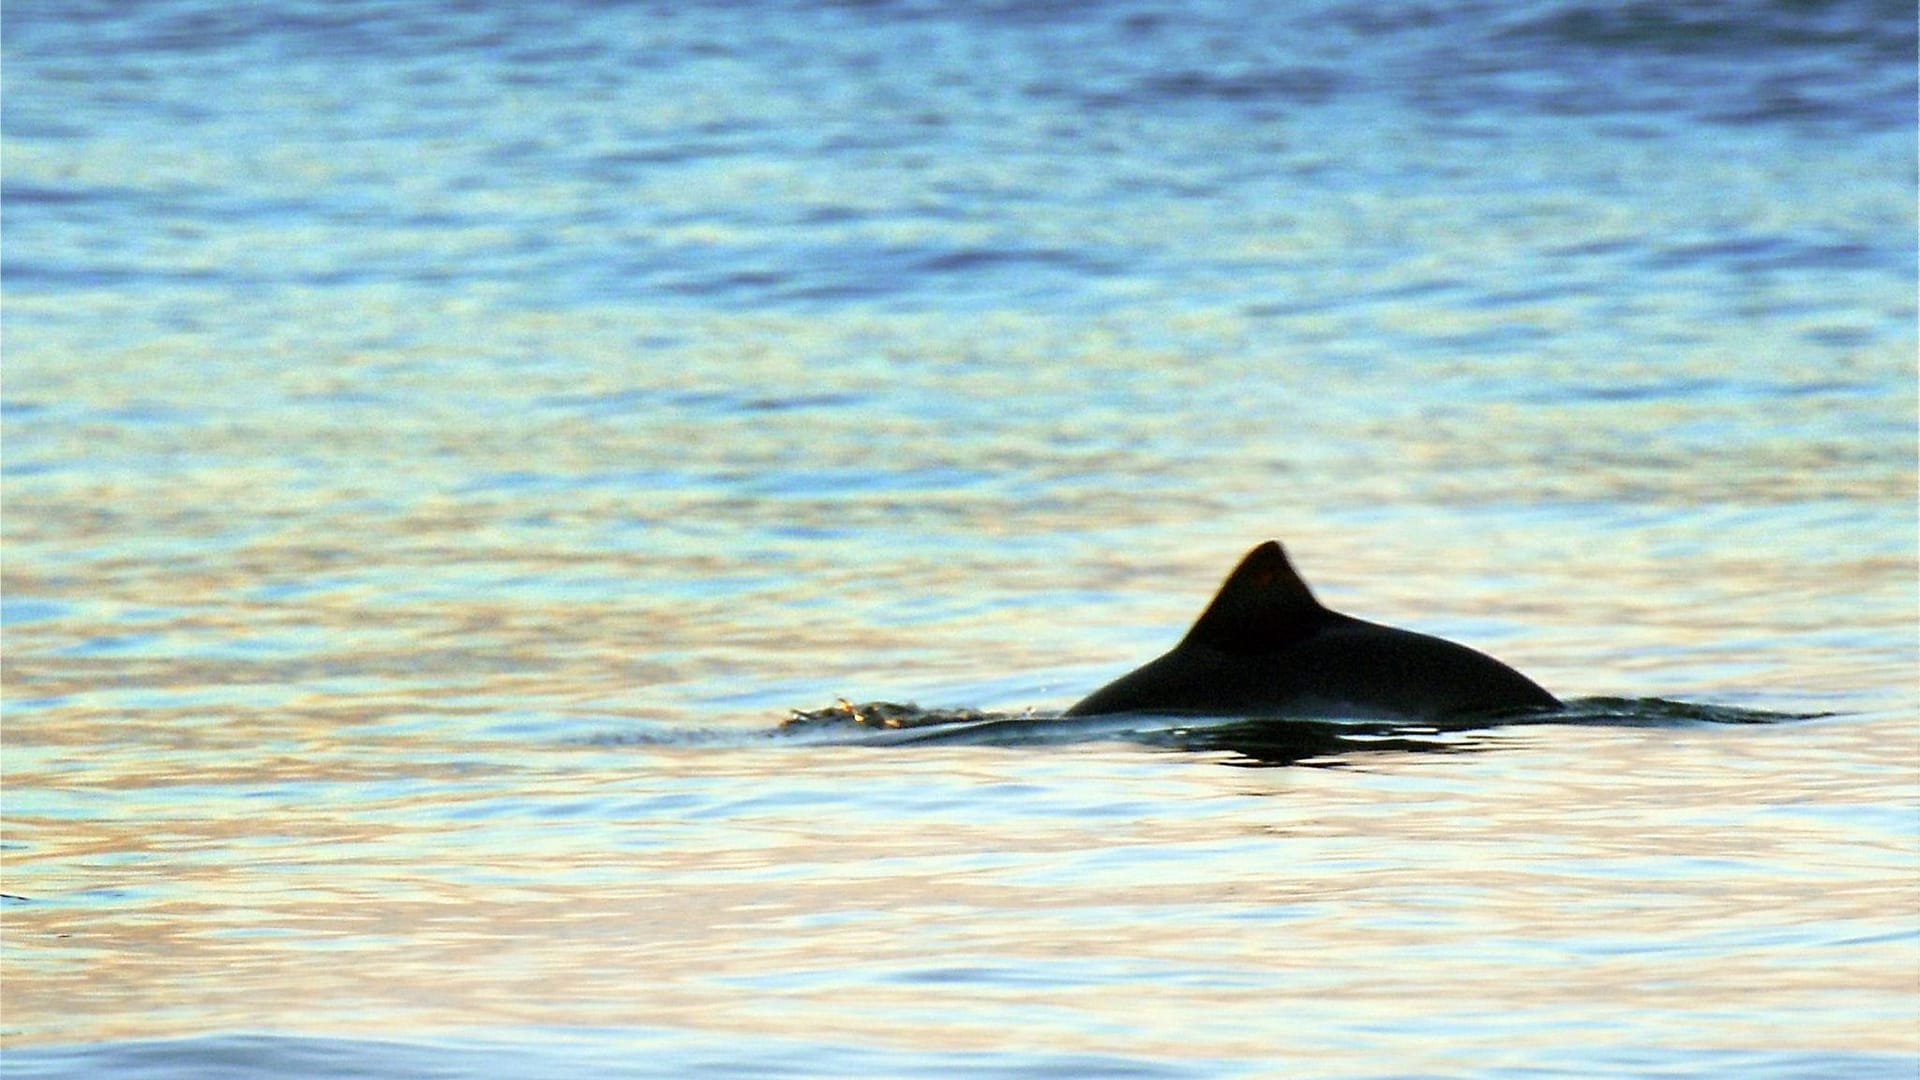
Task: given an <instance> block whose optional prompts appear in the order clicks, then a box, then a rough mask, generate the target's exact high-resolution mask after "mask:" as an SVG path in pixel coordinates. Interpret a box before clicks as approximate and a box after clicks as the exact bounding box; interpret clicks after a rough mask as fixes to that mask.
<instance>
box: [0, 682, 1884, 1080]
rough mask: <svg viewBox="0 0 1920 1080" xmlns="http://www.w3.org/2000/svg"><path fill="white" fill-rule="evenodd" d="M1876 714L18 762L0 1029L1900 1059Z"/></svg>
mask: <svg viewBox="0 0 1920 1080" xmlns="http://www.w3.org/2000/svg"><path fill="white" fill-rule="evenodd" d="M286 723H287V724H288V726H290V727H291V726H296V725H295V722H294V721H291V720H289V721H286ZM109 725H110V721H107V720H104V719H103V720H102V721H101V722H99V724H98V725H89V728H88V730H86V731H77V732H73V733H72V738H71V742H72V743H73V744H74V745H87V744H89V743H90V742H91V743H95V744H98V743H100V742H109V741H111V740H109V739H106V738H104V736H106V734H107V727H108V726H109ZM1901 730H1903V727H1902V725H1900V724H1895V723H1891V722H1881V723H1853V724H1841V723H1831V722H1830V723H1827V724H1821V725H1815V726H1813V727H1783V728H1774V729H1765V728H1758V729H1749V728H1733V729H1690V730H1659V729H1652V730H1619V729H1614V730H1605V729H1599V730H1585V729H1554V728H1543V729H1529V730H1526V731H1524V732H1515V733H1513V734H1511V735H1509V736H1507V737H1505V738H1504V739H1502V740H1500V741H1499V743H1500V744H1504V745H1499V744H1497V745H1496V748H1495V749H1492V750H1489V751H1486V752H1481V753H1470V754H1462V755H1458V756H1441V757H1426V756H1413V757H1409V756H1406V755H1400V754H1385V755H1379V756H1374V757H1369V758H1367V759H1365V760H1364V761H1360V762H1356V765H1357V766H1358V767H1357V768H1352V769H1336V770H1324V769H1321V770H1316V769H1287V770H1265V771H1246V770H1238V769H1229V768H1222V767H1220V766H1219V765H1218V764H1215V763H1213V761H1212V760H1211V759H1210V757H1209V756H1206V755H1191V756H1179V755H1167V754H1163V753H1157V752H1151V751H1145V750H1139V749H1130V748H1100V747H1077V748H1055V749H1053V750H1047V751H1005V750H967V749H949V750H932V749H921V750H912V751H901V750H895V751H882V750H858V749H853V748H819V749H812V750H808V749H800V748H788V749H762V750H754V749H746V748H736V749H724V748H716V749H710V750H699V749H693V748H688V749H657V750H639V749H628V750H618V749H612V750H610V749H596V748H590V747H569V746H564V745H551V744H549V745H544V746H541V745H526V744H514V743H510V742H500V741H493V742H478V743H475V742H466V743H460V742H453V743H451V744H450V741H449V740H448V739H447V738H446V737H445V735H444V733H442V732H437V731H435V730H433V729H432V728H431V727H426V726H423V727H421V728H419V729H417V730H415V731H413V732H411V733H410V734H408V735H405V736H392V737H389V738H386V739H382V740H369V741H367V742H365V743H362V742H361V741H360V740H357V739H355V738H353V737H352V736H351V735H350V734H348V733H346V732H343V731H342V729H340V728H338V727H331V726H328V725H324V724H315V725H313V728H312V730H311V731H310V732H309V734H310V736H311V737H312V739H313V740H314V741H313V743H311V744H309V745H305V746H302V747H300V748H299V750H298V752H295V753H285V754H279V755H259V756H256V758H255V759H254V760H253V761H251V762H250V763H249V765H248V767H247V768H245V769H233V768H228V769H224V770H222V769H219V768H216V767H210V764H211V763H212V762H218V761H221V760H224V759H226V758H228V757H230V756H231V755H232V754H233V753H234V751H233V750H232V749H230V748H229V747H226V746H220V745H215V746H208V747H187V748H172V749H166V748H161V747H148V748H147V749H146V751H145V752H144V753H143V754H140V755H112V756H109V757H108V758H107V759H106V760H104V761H99V762H96V763H94V765H93V769H94V771H95V773H96V775H94V776H92V777H86V778H76V777H74V776H73V775H72V773H71V771H69V770H67V769H63V768H58V767H55V765H54V764H53V763H51V762H47V761H44V760H41V758H40V755H35V757H34V758H33V759H30V760H28V761H26V762H24V763H16V762H14V761H10V762H9V769H8V785H9V800H8V801H9V806H8V820H9V829H8V832H9V837H8V839H9V843H10V844H11V845H13V848H14V850H13V852H12V854H11V855H10V857H9V859H8V864H7V891H9V892H11V893H15V894H17V895H22V896H25V897H27V898H28V899H27V900H25V901H24V902H15V903H11V904H10V905H9V907H8V908H7V909H6V911H5V916H6V918H5V931H6V939H7V958H8V978H7V979H6V981H5V984H4V987H3V988H0V993H4V1004H5V1014H6V1017H7V1019H6V1026H7V1029H8V1037H9V1041H10V1042H15V1043H20V1042H36V1041H41V1040H45V1039H48V1038H55V1039H60V1040H75V1039H100V1038H114V1037H131V1036H145V1035H165V1034H171V1033H181V1032H189V1031H197V1030H218V1029H226V1030H253V1029H260V1028H286V1027H288V1026H292V1027H295V1028H298V1029H300V1030H353V1031H358V1032H361V1033H363V1034H364V1033H367V1032H369V1031H370V1030H372V1031H378V1030H395V1031H421V1030H432V1029H451V1028H467V1027H471V1026H473V1025H476V1024H480V1025H497V1024H530V1025H531V1024H539V1025H559V1026H570V1025H579V1026H587V1027H593V1026H601V1025H605V1026H616V1027H617V1026H646V1025H668V1026H674V1027H681V1028H698V1029H701V1030H708V1031H713V1030H728V1029H732V1030H738V1031H740V1032H742V1033H743V1034H744V1033H749V1032H751V1033H758V1034H761V1035H777V1034H789V1035H794V1036H798V1037H821V1036H845V1037H847V1038H850V1039H857V1040H863V1041H865V1040H872V1041H875V1042H878V1043H882V1044H893V1043H897V1044H901V1045H910V1046H915V1047H923V1048H927V1049H943V1050H945V1049H975V1050H986V1049H992V1048H995V1047H998V1046H1002V1045H1003V1044H1002V1043H1001V1042H1000V1040H1002V1039H1004V1037H1005V1031H1006V1028H1005V1027H1004V1024H1005V1022H1007V1021H1008V1020H1009V1018H1011V1017H1012V1016H1014V1015H1016V1014H1017V1015H1018V1016H1020V1017H1022V1018H1023V1019H1022V1028H1021V1030H1022V1031H1023V1032H1025V1037H1026V1038H1029V1039H1034V1040H1039V1041H1044V1042H1046V1043H1047V1044H1048V1045H1051V1046H1054V1047H1055V1048H1056V1049H1084V1050H1088V1051H1096V1050H1106V1051H1114V1050H1116V1049H1118V1050H1125V1051H1128V1052H1134V1053H1142V1054H1154V1055H1167V1056H1169V1057H1170V1058H1174V1059H1178V1058H1180V1057H1182V1056H1184V1055H1188V1054H1193V1053H1203V1054H1208V1055H1242V1054H1244V1055H1249V1056H1254V1057H1258V1056H1259V1055H1260V1054H1262V1053H1263V1052H1264V1051H1263V1047H1270V1044H1271V1039H1272V1037H1273V1035H1274V1032H1275V1031H1276V1030H1278V1029H1277V1028H1276V1026H1275V1025H1276V1024H1279V1023H1280V1021H1279V1020H1278V1019H1277V1017H1281V1016H1285V1017H1288V1018H1289V1022H1288V1023H1286V1024H1284V1025H1282V1026H1284V1027H1285V1028H1286V1029H1287V1030H1289V1031H1294V1032H1298V1033H1299V1035H1300V1037H1301V1038H1303V1039H1305V1040H1308V1042H1309V1043H1311V1042H1313V1041H1314V1040H1324V1041H1326V1043H1327V1045H1326V1046H1325V1047H1324V1048H1325V1049H1326V1050H1328V1051H1329V1052H1331V1051H1333V1050H1336V1049H1337V1048H1338V1043H1339V1042H1341V1041H1343V1040H1344V1039H1347V1038H1350V1037H1352V1036H1353V1035H1354V1034H1355V1033H1356V1032H1357V1030H1359V1026H1364V1027H1365V1028H1366V1030H1367V1031H1369V1032H1370V1033H1371V1034H1370V1038H1373V1039H1376V1040H1380V1041H1381V1042H1382V1043H1386V1044H1391V1045H1393V1046H1394V1047H1395V1049H1396V1052H1399V1051H1404V1052H1406V1053H1408V1054H1411V1055H1413V1056H1412V1057H1410V1058H1408V1059H1406V1060H1409V1061H1414V1062H1417V1061H1422V1060H1429V1061H1432V1062H1435V1063H1439V1062H1443V1061H1446V1060H1448V1059H1449V1055H1461V1054H1470V1053H1472V1052H1475V1047H1474V1045H1473V1043H1472V1041H1471V1039H1470V1038H1469V1040H1468V1041H1467V1042H1465V1043H1452V1044H1450V1043H1448V1042H1447V1041H1446V1040H1439V1039H1436V1037H1435V1036H1436V1033H1437V1032H1438V1031H1440V1030H1442V1029H1445V1028H1447V1027H1448V1025H1449V1024H1450V1023H1451V1022H1453V1021H1456V1020H1461V1019H1463V1018H1465V1017H1467V1016H1469V1015H1472V1016H1479V1017H1482V1018H1483V1019H1484V1017H1486V1016H1488V1015H1506V1016H1508V1017H1509V1018H1510V1019H1509V1021H1508V1022H1507V1024H1505V1025H1501V1026H1497V1027H1494V1028H1488V1027H1486V1026H1485V1025H1483V1024H1482V1025H1478V1026H1474V1027H1473V1028H1472V1030H1474V1031H1477V1032H1479V1033H1480V1034H1479V1037H1480V1038H1483V1039H1485V1038H1489V1037H1493V1035H1497V1037H1498V1038H1499V1039H1501V1040H1510V1041H1511V1042H1512V1044H1514V1045H1542V1046H1545V1045H1552V1041H1553V1040H1559V1039H1564V1038H1566V1030H1565V1028H1564V1027H1563V1026H1561V1024H1560V1023H1559V1022H1556V1021H1553V1020H1551V1019H1550V1018H1551V1017H1554V1016H1558V1017H1561V1018H1564V1017H1565V1016H1568V1015H1580V1016H1583V1017H1586V1018H1587V1019H1588V1020H1589V1022H1593V1023H1598V1024H1601V1025H1602V1026H1603V1027H1605V1028H1607V1029H1609V1030H1613V1031H1615V1032H1618V1033H1626V1032H1630V1033H1631V1038H1632V1039H1633V1040H1635V1041H1638V1042H1642V1043H1646V1044H1654V1043H1668V1042H1670V1043H1672V1044H1674V1045H1692V1046H1701V1045H1713V1046H1727V1047H1735V1048H1752V1047H1759V1046H1764V1047H1771V1048H1791V1047H1801V1048H1806V1049H1814V1050H1818V1049H1831V1048H1833V1047H1836V1046H1845V1047H1848V1048H1850V1049H1853V1050H1874V1049H1880V1050H1888V1051H1911V1050H1913V1049H1915V1048H1916V1047H1915V1041H1914V1039H1913V1033H1912V1030H1911V1025H1910V1024H1907V1023H1904V1022H1902V1021H1903V1018H1902V1017H1900V1016H1897V1015H1889V1010H1890V1008H1893V1007H1894V1006H1895V1004H1896V1003H1898V1002H1900V1001H1904V1000H1910V998H1909V997H1908V995H1909V994H1910V992H1911V990H1912V971H1913V970H1914V967H1913V964H1914V961H1915V960H1916V959H1920V955H1916V951H1915V945H1914V940H1913V937H1912V934H1911V925H1910V912H1911V907H1910V903H1909V902H1910V900H1911V895H1912V880H1913V879H1912V869H1913V863H1912V852H1911V850H1910V848H1909V845H1908V843H1907V841H1906V839H1905V838H1903V835H1902V832H1901V829H1902V826H1901V825H1900V824H1899V823H1898V822H1896V821H1892V820H1889V819H1888V814H1889V808H1888V807H1887V806H1886V803H1885V798H1886V784H1887V782H1888V780H1889V778H1890V777H1891V776H1897V775H1902V772H1901V770H1902V769H1905V770H1906V771H1905V773H1904V775H1905V776H1906V778H1907V780H1908V781H1909V782H1910V781H1911V780H1912V779H1913V776H1912V773H1911V768H1910V764H1909V765H1907V766H1902V765H1901V764H1900V763H1899V762H1898V761H1897V760H1893V759H1892V758H1893V757H1894V756H1893V755H1891V753H1890V751H1889V750H1888V740H1889V739H1892V738H1895V737H1897V736H1898V734H1899V732H1900V731H1901ZM10 753H11V751H10ZM22 764H24V766H25V767H24V768H23V767H21V765H22ZM75 779H82V783H81V785H80V786H79V787H74V786H71V782H72V781H73V780H75ZM180 784H187V785H188V787H187V788H186V789H185V790H183V792H182V794H180V795H177V796H176V795H174V794H172V793H171V791H172V788H173V787H174V786H175V785H180ZM96 797H99V798H102V799H103V800H104V801H100V802H94V801H93V800H94V799H95V798H96ZM1142 994H1147V995H1151V997H1152V1000H1153V1007H1152V1008H1151V1009H1139V1008H1134V1007H1131V1006H1126V1005H1124V1004H1122V1002H1125V1001H1138V1000H1139V995H1142ZM1104 1013H1111V1014H1112V1020H1113V1021H1114V1022H1120V1021H1121V1020H1122V1018H1124V1021H1125V1028H1124V1033H1123V1032H1122V1031H1121V1030H1120V1029H1116V1028H1112V1027H1110V1026H1107V1025H1106V1024H1104V1023H1102V1022H1098V1021H1096V1020H1094V1019H1093V1018H1094V1017H1097V1016H1099V1015H1101V1014H1104ZM1789 1016H1790V1017H1793V1018H1794V1023H1793V1024H1791V1025H1783V1024H1782V1023H1781V1022H1780V1021H1781V1018H1783V1017H1789ZM1490 1033H1493V1034H1490ZM1449 1047H1451V1048H1449ZM1309 1048H1310V1047H1309Z"/></svg>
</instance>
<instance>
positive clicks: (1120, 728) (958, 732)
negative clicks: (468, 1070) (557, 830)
mask: <svg viewBox="0 0 1920 1080" xmlns="http://www.w3.org/2000/svg"><path fill="white" fill-rule="evenodd" d="M1827 715H1831V714H1828V713H1779V712H1767V711H1763V710H1759V709H1743V708H1736V707H1733V706H1728V705H1705V704H1697V703H1693V702H1685V701H1671V700H1667V699H1665V698H1616V697H1592V698H1580V699H1577V700H1574V701H1570V702H1568V703H1567V705H1566V707H1565V708H1564V709H1561V710H1559V711H1555V712H1531V713H1504V714H1496V715H1485V716H1477V717H1462V718H1459V719H1458V720H1451V721H1446V722H1440V723H1433V722H1396V721H1381V720H1356V719H1342V718H1339V717H1242V716H1168V715H1155V714H1149V713H1119V714H1113V715H1107V716H1084V717H1079V716H1076V717H1063V716H1060V715H1058V714H1054V713H1039V712H1034V711H1031V710H1029V711H1027V712H1022V713H1007V712H993V711H988V710H981V709H928V708H922V707H920V706H918V705H914V704H910V703H907V704H903V703H899V702H891V701H869V702H863V703H858V704H856V703H854V702H852V701H848V700H846V699H844V698H843V699H841V700H839V701H836V702H835V703H834V704H832V705H828V706H825V707H823V708H817V709H795V710H793V712H792V713H791V714H790V715H789V716H788V718H787V719H786V720H785V721H783V722H782V723H781V724H780V725H779V726H777V727H775V728H773V729H771V730H768V729H758V730H753V731H748V732H742V731H738V730H725V729H689V728H672V727H662V728H658V729H649V730H643V731H633V732H624V733H620V734H617V735H605V736H600V737H596V738H594V739H592V740H590V741H591V742H592V743H593V744H595V745H601V746H659V747H746V746H769V745H786V746H809V747H819V746H857V747H897V746H986V747H1001V748H1017V747H1031V746H1062V745H1076V744H1085V743H1096V742H1130V743H1136V744H1139V745H1142V746H1150V747H1155V748H1158V749H1164V750H1181V751H1207V752H1226V753H1230V754H1232V755H1234V757H1233V758H1232V759H1230V762H1229V763H1230V764H1236V765H1256V766H1258V765H1320V766H1329V767H1332V766H1339V765H1342V764H1345V763H1347V760H1348V759H1349V758H1351V757H1352V756H1353V755H1356V754H1369V753H1387V752H1397V753H1470V752H1474V751H1478V750H1482V749H1486V748H1488V747H1489V746H1490V745H1491V741H1490V740H1489V739H1488V738H1487V736H1488V735H1490V734H1491V733H1493V732H1495V731H1498V730H1501V729H1506V728H1513V727H1518V726H1545V725H1579V726H1595V727H1682V726H1688V725H1695V724H1777V723H1785V722H1789V721H1795V720H1810V719H1815V718H1817V717H1821V716H1827Z"/></svg>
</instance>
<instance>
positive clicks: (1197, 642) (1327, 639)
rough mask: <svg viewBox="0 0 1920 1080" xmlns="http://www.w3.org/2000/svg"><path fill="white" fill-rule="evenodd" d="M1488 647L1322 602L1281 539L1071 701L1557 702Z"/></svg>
mask: <svg viewBox="0 0 1920 1080" xmlns="http://www.w3.org/2000/svg"><path fill="white" fill-rule="evenodd" d="M1558 708H1560V702H1559V700H1558V699H1556V698H1555V697H1554V696H1553V695H1552V694H1549V693H1547V692H1546V691H1545V690H1543V689H1541V688H1540V686H1539V684H1537V683H1535V682H1534V681H1533V680H1532V679H1529V678H1527V677H1526V676H1525V675H1522V674H1520V673H1519V672H1517V671H1515V670H1513V669H1512V668H1510V667H1508V666H1507V665H1505V664H1503V663H1501V662H1500V661H1498V660H1495V659H1494V658H1493V657H1491V656H1488V655H1487V654H1485V653H1482V652H1477V651H1475V650H1473V649H1469V648H1467V647H1466V646H1465V645H1458V644H1455V643H1454V642H1451V641H1445V640H1443V639H1441V638H1437V637H1431V636H1429V635H1427V634H1418V633H1415V632H1413V631H1411V630H1399V629H1395V628H1394V627H1391V626H1381V625H1380V624H1378V623H1370V622H1366V621H1364V620H1362V619H1356V618H1354V617H1353V616H1351V615H1342V614H1341V613H1340V612H1337V611H1332V610H1330V609H1328V608H1325V607H1322V606H1321V605H1320V602H1319V601H1318V600H1315V599H1314V598H1313V593H1312V592H1310V591H1309V590H1308V589H1307V583H1306V582H1305V581H1303V580H1301V578H1300V575H1299V574H1298V573H1297V572H1296V571H1295V570H1294V568H1293V564H1292V563H1290V562H1288V561H1287V553H1286V552H1285V551H1284V550H1283V549H1282V548H1281V547H1280V545H1279V544H1278V543H1276V542H1274V541H1272V540H1269V541H1267V542H1266V543H1264V544H1261V545H1260V546H1258V547H1256V548H1254V549H1253V550H1252V551H1250V552H1248V553H1247V557H1246V558H1245V559H1242V560H1241V561H1240V565H1239V566H1238V567H1236V568H1235V569H1234V571H1233V573H1231V574H1229V575H1227V580H1226V582H1225V584H1223V585H1221V586H1220V592H1219V594H1218V595H1216V596H1215V597H1214V598H1213V603H1211V604H1209V605H1207V610H1206V611H1204V612H1202V613H1201V615H1200V618H1199V621H1197V622H1195V623H1194V624H1193V629H1191V630H1189V631H1187V636H1186V637H1185V638H1183V639H1182V640H1181V642H1180V644H1178V645H1176V646H1174V648H1173V650H1172V651H1171V652H1169V653H1167V654H1166V655H1165V656H1162V657H1160V658H1159V659H1157V660H1154V661H1151V662H1150V663H1148V664H1146V665H1145V666H1144V667H1141V668H1138V669H1136V670H1135V671H1133V672H1130V673H1129V674H1126V675H1123V676H1121V677H1120V678H1118V679H1115V680H1114V681H1113V682H1110V683H1108V684H1107V685H1105V686H1103V687H1101V688H1100V689H1098V690H1096V691H1094V692H1093V693H1092V694H1090V695H1088V696H1087V697H1086V698H1085V699H1084V700H1082V701H1081V702H1080V703H1079V704H1077V705H1075V706H1074V707H1073V708H1071V709H1068V710H1067V712H1066V715H1068V716H1094V715H1099V714H1104V713H1121V712H1142V713H1172V714H1206V715H1232V716H1273V715H1282V716H1315V717H1350V716H1351V717H1365V718H1369V719H1412V720H1429V719H1441V718H1446V717H1452V716H1461V715H1471V714H1486V713H1496V712H1518V711H1523V710H1545V709H1558Z"/></svg>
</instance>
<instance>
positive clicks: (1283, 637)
mask: <svg viewBox="0 0 1920 1080" xmlns="http://www.w3.org/2000/svg"><path fill="white" fill-rule="evenodd" d="M1326 615H1327V609H1326V608H1324V607H1321V606H1320V601H1318V600H1315V599H1314V598H1313V593H1312V592H1310V591H1308V589H1307V583H1306V582H1305V581H1302V580H1301V578H1300V575H1299V573H1297V572H1296V571H1295V570H1294V569H1293V564H1292V563H1290V562H1288V561H1287V553H1286V551H1285V550H1283V549H1282V548H1281V547H1280V545H1279V544H1278V543H1276V542H1274V541H1272V540H1269V541H1267V542H1266V543H1264V544H1261V545H1260V546H1259V547H1256V548H1254V549H1253V550H1252V551H1249V552H1247V557H1246V558H1244V559H1241V560H1240V565H1239V566H1237V567H1234V570H1233V573H1231V574H1228V575H1227V580H1226V581H1225V583H1223V584H1222V585H1221V586H1220V591H1219V593H1217V594H1215V596H1214V598H1213V603H1211V604H1208V605H1207V610H1205V611H1203V612H1201V613H1200V618H1199V619H1197V620H1195V621H1194V624H1193V629H1191V630H1188V631H1187V636H1186V638H1185V639H1183V640H1182V641H1181V642H1180V644H1182V645H1195V644H1197V645H1206V646H1208V647H1210V648H1214V649H1221V650H1224V651H1227V652H1261V651H1265V650H1268V649H1273V648H1276V647H1278V646H1279V645H1282V644H1284V643H1286V642H1288V641H1291V640H1293V639H1294V638H1296V637H1299V636H1300V635H1301V634H1304V633H1306V632H1307V631H1308V630H1310V629H1311V628H1312V627H1313V625H1314V624H1315V623H1317V622H1318V621H1319V620H1320V619H1322V618H1324V617H1325V616H1326Z"/></svg>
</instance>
